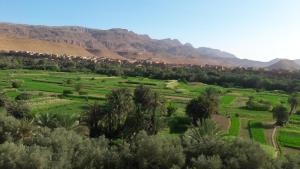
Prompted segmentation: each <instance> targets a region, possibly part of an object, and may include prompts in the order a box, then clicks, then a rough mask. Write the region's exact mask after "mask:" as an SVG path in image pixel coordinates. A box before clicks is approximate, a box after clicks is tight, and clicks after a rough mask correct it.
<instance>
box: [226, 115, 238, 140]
mask: <svg viewBox="0 0 300 169" xmlns="http://www.w3.org/2000/svg"><path fill="white" fill-rule="evenodd" d="M230 122H231V125H230V128H229V131H228V135H230V136H239V134H240V118H238V117H231V118H230Z"/></svg>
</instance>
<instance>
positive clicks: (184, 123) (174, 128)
mask: <svg viewBox="0 0 300 169" xmlns="http://www.w3.org/2000/svg"><path fill="white" fill-rule="evenodd" d="M190 123H191V120H190V119H189V118H188V117H180V116H175V117H172V118H171V119H170V120H169V122H168V125H169V127H170V133H173V134H182V133H184V132H185V131H186V130H187V129H188V126H189V125H190Z"/></svg>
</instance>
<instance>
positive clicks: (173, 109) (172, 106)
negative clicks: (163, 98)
mask: <svg viewBox="0 0 300 169" xmlns="http://www.w3.org/2000/svg"><path fill="white" fill-rule="evenodd" d="M177 109H178V108H177V107H176V105H175V104H174V103H173V102H169V104H168V105H167V116H168V117H170V116H172V115H173V114H174V113H176V111H177Z"/></svg>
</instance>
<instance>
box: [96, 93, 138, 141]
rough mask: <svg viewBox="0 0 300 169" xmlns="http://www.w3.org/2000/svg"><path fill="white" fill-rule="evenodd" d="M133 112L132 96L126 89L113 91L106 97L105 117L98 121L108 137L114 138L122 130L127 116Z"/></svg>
mask: <svg viewBox="0 0 300 169" xmlns="http://www.w3.org/2000/svg"><path fill="white" fill-rule="evenodd" d="M132 110H133V103H132V96H131V94H130V91H129V90H128V89H117V90H113V91H112V93H111V94H109V95H108V96H107V103H106V111H107V112H106V115H105V116H104V119H102V121H100V124H101V125H102V127H103V129H104V130H105V134H106V136H108V137H110V138H111V137H116V136H117V135H118V134H120V132H121V130H123V127H124V124H125V122H126V120H127V117H128V114H129V113H130V112H131V111H132Z"/></svg>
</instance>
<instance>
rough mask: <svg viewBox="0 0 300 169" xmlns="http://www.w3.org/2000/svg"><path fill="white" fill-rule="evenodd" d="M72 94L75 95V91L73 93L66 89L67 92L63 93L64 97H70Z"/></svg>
mask: <svg viewBox="0 0 300 169" xmlns="http://www.w3.org/2000/svg"><path fill="white" fill-rule="evenodd" d="M70 94H73V91H72V90H68V89H65V90H64V91H63V95H64V96H68V95H70Z"/></svg>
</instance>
